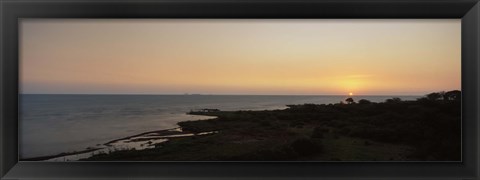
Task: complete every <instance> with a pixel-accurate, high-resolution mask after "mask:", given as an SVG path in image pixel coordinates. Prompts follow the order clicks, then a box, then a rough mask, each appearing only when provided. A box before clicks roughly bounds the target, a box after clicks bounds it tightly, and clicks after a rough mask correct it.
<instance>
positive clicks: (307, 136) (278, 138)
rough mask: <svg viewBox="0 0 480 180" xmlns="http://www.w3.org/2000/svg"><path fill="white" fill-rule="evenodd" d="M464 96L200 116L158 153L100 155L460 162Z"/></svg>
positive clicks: (348, 101) (100, 157) (436, 95)
mask: <svg viewBox="0 0 480 180" xmlns="http://www.w3.org/2000/svg"><path fill="white" fill-rule="evenodd" d="M460 95H461V93H460V91H449V92H439V93H431V94H428V95H426V96H425V97H423V98H420V99H418V100H416V101H403V100H401V99H399V98H392V99H388V100H386V101H385V102H381V103H373V102H370V101H368V100H365V99H362V100H359V101H355V100H354V97H353V98H349V99H346V103H343V102H341V103H337V104H321V105H316V104H303V105H288V108H287V109H285V110H265V111H202V112H190V114H196V115H208V116H216V117H217V118H214V119H211V120H201V121H186V122H180V123H178V125H179V126H181V127H182V129H183V130H184V131H185V132H192V133H200V132H209V131H218V133H216V134H210V135H205V136H192V137H182V138H175V139H171V140H169V141H167V142H165V143H161V144H157V145H156V147H155V148H153V149H146V150H139V151H137V150H123V151H116V152H112V153H110V154H98V155H95V156H93V157H91V158H88V159H86V160H92V161H93V160H94V161H98V160H101V161H115V160H122V161H123V160H133V161H135V160H143V161H177V160H179V161H197V160H203V161H214V160H220V161H278V160H285V161H290V160H302V161H459V160H460V157H461V133H460V132H461V101H460V99H461V97H460Z"/></svg>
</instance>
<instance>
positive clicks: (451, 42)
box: [19, 19, 461, 95]
mask: <svg viewBox="0 0 480 180" xmlns="http://www.w3.org/2000/svg"><path fill="white" fill-rule="evenodd" d="M460 25H461V21H460V19H425V20H422V19H412V20H402V19H397V20H393V19H388V20H387V19H385V20H361V19H360V20H359V19H355V20H353V19H351V20H349V19H342V20H340V19H310V20H287V19H275V20H266V19H264V20H260V19H251V20H246V19H244V20H242V19H230V20H225V19H224V20H214V19H210V20H209V19H204V20H193V19H176V20H175V19H130V20H127V19H123V20H121V19H22V20H21V21H20V31H21V34H20V75H19V77H20V90H21V93H24V94H185V93H189V94H249V95H250V94H258V95H345V94H349V93H353V94H355V95H424V94H426V93H430V92H436V91H448V90H454V89H458V90H460V87H461V83H460V82H461V52H460V51H461V40H460V39H461V31H460V30H461V28H460Z"/></svg>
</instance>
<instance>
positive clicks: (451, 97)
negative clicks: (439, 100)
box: [443, 90, 462, 101]
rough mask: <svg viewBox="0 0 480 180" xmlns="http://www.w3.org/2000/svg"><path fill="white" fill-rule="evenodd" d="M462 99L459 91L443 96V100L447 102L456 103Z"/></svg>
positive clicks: (449, 92)
mask: <svg viewBox="0 0 480 180" xmlns="http://www.w3.org/2000/svg"><path fill="white" fill-rule="evenodd" d="M461 98H462V92H461V91H459V90H453V91H448V92H446V93H445V94H444V96H443V99H444V100H449V101H458V100H460V99H461Z"/></svg>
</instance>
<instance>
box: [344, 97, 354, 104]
mask: <svg viewBox="0 0 480 180" xmlns="http://www.w3.org/2000/svg"><path fill="white" fill-rule="evenodd" d="M345 101H346V102H347V103H348V104H353V103H354V102H355V100H353V98H351V97H349V98H347V99H345Z"/></svg>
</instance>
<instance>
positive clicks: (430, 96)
mask: <svg viewBox="0 0 480 180" xmlns="http://www.w3.org/2000/svg"><path fill="white" fill-rule="evenodd" d="M426 96H427V99H428V100H431V101H436V100H439V99H440V98H441V97H442V94H441V93H439V92H434V93H430V94H427V95H426Z"/></svg>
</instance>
